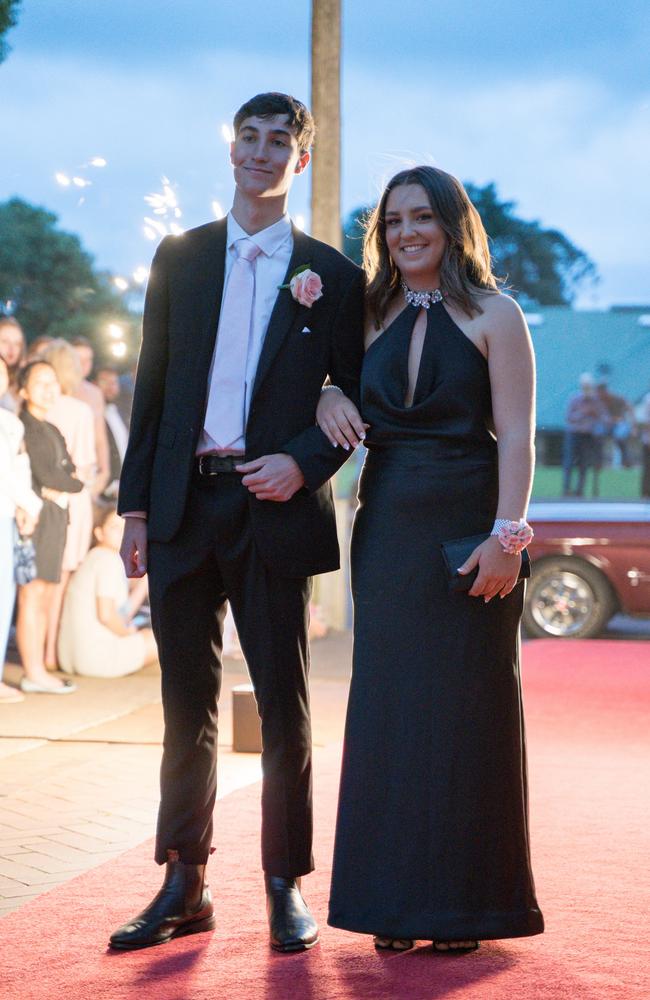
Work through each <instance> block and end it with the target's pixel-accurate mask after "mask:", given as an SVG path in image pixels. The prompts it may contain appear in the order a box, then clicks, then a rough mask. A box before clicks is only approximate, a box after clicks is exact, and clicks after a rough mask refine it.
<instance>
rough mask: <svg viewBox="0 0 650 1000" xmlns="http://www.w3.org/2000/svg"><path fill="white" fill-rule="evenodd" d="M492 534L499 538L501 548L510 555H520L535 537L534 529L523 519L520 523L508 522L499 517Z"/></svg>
mask: <svg viewBox="0 0 650 1000" xmlns="http://www.w3.org/2000/svg"><path fill="white" fill-rule="evenodd" d="M491 534H492V535H496V536H497V538H498V539H499V542H500V544H501V548H502V549H503V550H504V551H505V552H508V553H510V555H518V554H519V553H520V552H521V550H522V549H525V548H526V546H527V545H530V543H531V542H532V540H533V538H534V537H535V533H534V531H533V529H532V528H531V526H530V525H529V523H528V521H526V520H524V518H523V517H522V518H521V520H519V521H508V520H506V519H505V518H500V517H498V518H497V519H496V521H495V522H494V527H493V528H492V531H491Z"/></svg>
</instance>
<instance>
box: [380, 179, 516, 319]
mask: <svg viewBox="0 0 650 1000" xmlns="http://www.w3.org/2000/svg"><path fill="white" fill-rule="evenodd" d="M406 184H420V185H421V186H422V187H423V188H424V190H425V191H426V193H427V198H428V199H429V204H430V205H431V210H432V211H433V214H434V215H435V217H436V219H437V221H438V223H439V224H440V225H441V226H442V228H443V230H444V232H445V235H446V237H447V246H446V248H445V253H444V256H443V258H442V263H441V265H440V291H441V292H442V293H443V295H444V296H445V297H446V299H447V300H448V301H449V302H453V303H454V304H455V305H457V306H458V307H459V308H460V309H462V310H463V312H465V313H467V315H468V316H470V317H472V316H474V315H475V314H476V313H481V312H483V310H482V309H481V306H480V304H479V301H478V297H479V293H480V292H497V291H498V284H497V278H496V277H495V276H494V274H493V273H492V263H491V260H490V250H489V247H488V238H487V233H486V232H485V229H484V227H483V223H482V222H481V217H480V215H479V214H478V212H477V211H476V209H475V208H474V206H473V205H472V203H471V201H470V200H469V197H468V195H467V192H466V191H465V188H464V187H463V185H462V184H461V183H460V181H459V180H457V179H456V178H455V177H453V176H452V175H451V174H448V173H446V172H445V171H444V170H440V169H438V167H428V166H423V167H412V168H410V169H409V170H402V171H401V172H400V173H399V174H395V176H394V177H393V178H392V179H391V180H390V181H389V182H388V184H387V185H386V188H385V190H384V192H383V194H382V196H381V198H380V199H379V202H378V203H377V206H376V207H375V208H374V209H373V211H372V212H371V213H370V215H369V216H368V219H367V221H366V234H365V238H364V242H363V266H364V269H365V271H366V276H367V279H368V285H367V290H366V304H367V306H368V311H369V313H370V317H371V319H372V321H373V322H374V324H375V326H376V327H377V329H379V327H380V326H381V324H382V322H383V320H384V317H385V315H386V310H387V308H388V304H389V303H390V301H391V299H392V298H393V297H394V295H395V293H396V292H397V290H398V288H399V286H400V281H401V275H400V272H399V268H398V267H397V266H396V265H395V264H394V263H393V260H392V258H391V256H390V253H389V252H388V247H387V245H386V218H385V215H386V202H387V201H388V196H389V194H390V193H391V191H392V190H393V189H394V188H396V187H401V186H403V185H406Z"/></svg>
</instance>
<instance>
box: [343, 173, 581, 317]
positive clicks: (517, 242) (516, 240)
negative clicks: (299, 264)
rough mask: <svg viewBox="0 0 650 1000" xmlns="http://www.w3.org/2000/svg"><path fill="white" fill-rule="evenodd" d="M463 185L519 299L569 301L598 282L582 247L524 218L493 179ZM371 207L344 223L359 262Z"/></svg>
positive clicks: (497, 267) (496, 263) (348, 247)
mask: <svg viewBox="0 0 650 1000" xmlns="http://www.w3.org/2000/svg"><path fill="white" fill-rule="evenodd" d="M465 189H466V190H467V193H468V195H469V197H470V198H471V200H472V202H473V203H474V205H475V206H476V209H477V211H478V213H479V215H480V216H481V218H482V220H483V225H484V226H485V228H486V230H487V233H488V236H489V238H490V252H491V254H492V263H493V268H494V272H495V274H497V275H498V276H499V277H502V278H504V279H505V282H506V288H507V290H508V292H509V293H510V294H512V295H514V297H515V298H520V299H522V300H527V301H531V302H535V303H537V304H538V305H541V306H558V305H560V306H561V305H571V303H572V302H573V300H574V299H575V296H576V294H577V292H578V291H579V289H580V287H581V286H582V285H583V284H588V283H590V282H595V281H597V272H596V266H595V264H594V263H593V261H592V260H590V258H589V257H588V256H587V254H586V253H585V252H584V250H580V249H579V248H578V247H576V246H575V245H574V244H573V243H572V242H571V240H570V239H569V238H568V237H567V236H565V235H564V233H562V232H560V231H559V230H557V229H543V228H542V226H541V225H540V224H539V222H530V221H528V220H526V219H521V218H519V217H518V216H517V215H516V214H515V209H516V203H515V202H513V201H499V197H498V194H497V189H496V185H495V184H486V185H485V187H478V186H477V185H475V184H471V183H466V184H465ZM367 212H368V208H358V209H356V210H355V211H354V212H351V213H350V215H349V216H348V218H347V219H346V221H345V225H344V230H343V231H344V247H343V249H344V252H345V253H346V254H347V255H348V257H351V258H352V260H354V261H356V262H357V263H361V253H362V246H363V232H364V226H363V219H364V216H365V215H366V214H367Z"/></svg>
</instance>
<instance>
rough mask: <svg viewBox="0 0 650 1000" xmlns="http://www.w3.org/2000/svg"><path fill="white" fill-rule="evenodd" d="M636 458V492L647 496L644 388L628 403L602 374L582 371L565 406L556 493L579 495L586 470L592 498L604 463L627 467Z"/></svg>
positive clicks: (649, 433)
mask: <svg viewBox="0 0 650 1000" xmlns="http://www.w3.org/2000/svg"><path fill="white" fill-rule="evenodd" d="M639 460H640V464H641V484H640V493H641V496H642V497H644V498H650V392H648V393H647V394H646V395H645V396H644V398H643V399H642V400H641V402H640V403H639V404H638V406H637V407H634V406H633V405H632V404H631V403H630V402H629V401H628V400H627V399H625V398H624V397H623V396H619V395H617V394H616V393H614V392H612V391H611V390H610V389H609V386H608V384H607V381H606V380H605V379H595V378H594V377H593V375H590V374H589V373H588V372H585V373H584V374H582V375H581V376H580V384H579V389H578V391H577V392H575V393H573V395H572V396H570V397H569V400H568V404H567V409H566V417H565V431H564V449H563V456H562V493H563V494H564V496H578V497H581V496H584V493H585V486H586V481H587V474H588V473H589V472H591V476H592V479H591V495H592V496H594V497H597V496H599V495H600V473H601V471H602V469H603V468H604V467H605V466H611V467H619V468H626V469H627V468H630V467H631V466H632V465H634V464H636V463H637V462H638V461H639ZM574 472H575V477H574Z"/></svg>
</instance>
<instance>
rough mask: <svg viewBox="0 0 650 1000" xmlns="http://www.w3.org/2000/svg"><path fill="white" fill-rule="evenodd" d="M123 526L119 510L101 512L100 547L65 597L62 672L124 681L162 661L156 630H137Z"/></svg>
mask: <svg viewBox="0 0 650 1000" xmlns="http://www.w3.org/2000/svg"><path fill="white" fill-rule="evenodd" d="M122 530H123V524H122V519H121V517H119V516H118V514H117V513H116V511H115V508H114V507H108V508H106V509H104V510H103V511H102V512H101V515H100V520H99V524H98V525H97V527H96V528H95V531H94V536H95V540H96V544H95V547H94V548H92V549H91V550H90V552H89V553H88V555H87V556H86V558H85V559H84V561H83V563H82V564H81V566H80V567H79V569H78V570H77V571H76V572H75V573H74V575H73V577H72V579H71V581H70V584H69V586H68V589H67V591H66V595H65V601H64V605H63V613H62V615H61V628H60V631H59V640H58V657H59V664H60V666H61V669H62V670H63V671H65V673H67V674H80V675H81V676H84V677H124V676H125V675H126V674H132V673H134V672H135V671H136V670H139V669H140V667H143V666H144V665H145V663H151V662H153V661H155V660H156V659H157V653H156V644H155V641H154V637H153V632H152V631H151V629H150V628H143V629H140V630H138V629H137V628H136V627H135V626H134V625H133V624H131V617H132V616H133V614H134V613H135V610H136V609H135V608H131V607H130V606H129V585H128V580H127V578H126V573H125V572H124V566H123V565H122V560H121V559H120V556H119V549H120V543H121V541H122Z"/></svg>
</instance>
